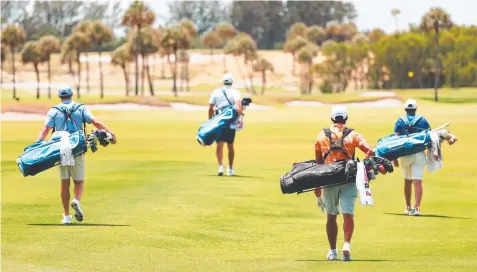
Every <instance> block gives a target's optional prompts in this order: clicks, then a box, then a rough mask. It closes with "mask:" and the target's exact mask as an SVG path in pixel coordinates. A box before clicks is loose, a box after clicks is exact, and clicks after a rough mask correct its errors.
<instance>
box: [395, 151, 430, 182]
mask: <svg viewBox="0 0 477 272" xmlns="http://www.w3.org/2000/svg"><path fill="white" fill-rule="evenodd" d="M425 167H426V154H425V153H424V151H422V152H419V153H416V154H412V155H409V156H405V157H402V158H401V168H402V174H403V177H404V178H405V179H418V180H422V178H423V176H424V168H425Z"/></svg>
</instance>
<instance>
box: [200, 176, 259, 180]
mask: <svg viewBox="0 0 477 272" xmlns="http://www.w3.org/2000/svg"><path fill="white" fill-rule="evenodd" d="M205 176H206V177H217V178H249V179H264V177H257V176H245V175H233V176H227V175H223V176H217V175H205Z"/></svg>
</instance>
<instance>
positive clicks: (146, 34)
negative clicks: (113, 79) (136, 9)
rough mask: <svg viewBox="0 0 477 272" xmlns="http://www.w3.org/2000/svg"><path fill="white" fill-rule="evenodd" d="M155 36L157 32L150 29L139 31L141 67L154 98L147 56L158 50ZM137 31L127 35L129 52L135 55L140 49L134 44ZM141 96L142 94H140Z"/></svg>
mask: <svg viewBox="0 0 477 272" xmlns="http://www.w3.org/2000/svg"><path fill="white" fill-rule="evenodd" d="M155 35H157V32H156V31H154V29H152V28H151V27H145V28H142V29H141V35H140V36H141V38H140V39H141V41H142V52H143V56H144V58H143V67H144V71H145V73H146V75H147V79H148V82H149V91H150V93H151V96H154V86H153V81H152V79H151V73H150V69H149V55H153V54H155V53H156V52H157V51H158V50H159V47H158V46H157V40H158V38H156V37H155ZM137 36H138V33H137V30H133V31H131V32H130V33H129V38H128V39H129V42H128V44H129V45H130V46H132V47H131V52H133V53H135V54H137V53H138V52H139V51H140V50H141V48H138V47H137V46H136V45H137V44H136V43H135V42H134V41H135V40H137ZM141 94H143V93H141Z"/></svg>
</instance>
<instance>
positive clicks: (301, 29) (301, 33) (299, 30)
mask: <svg viewBox="0 0 477 272" xmlns="http://www.w3.org/2000/svg"><path fill="white" fill-rule="evenodd" d="M307 29H308V28H307V26H306V25H305V24H304V23H301V22H300V23H294V24H293V25H292V26H291V27H290V29H289V30H288V35H287V40H291V39H294V38H296V37H303V38H305V37H306V31H307Z"/></svg>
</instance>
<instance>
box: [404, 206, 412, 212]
mask: <svg viewBox="0 0 477 272" xmlns="http://www.w3.org/2000/svg"><path fill="white" fill-rule="evenodd" d="M410 211H411V206H407V207H406V209H405V210H404V214H409V212H410Z"/></svg>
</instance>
